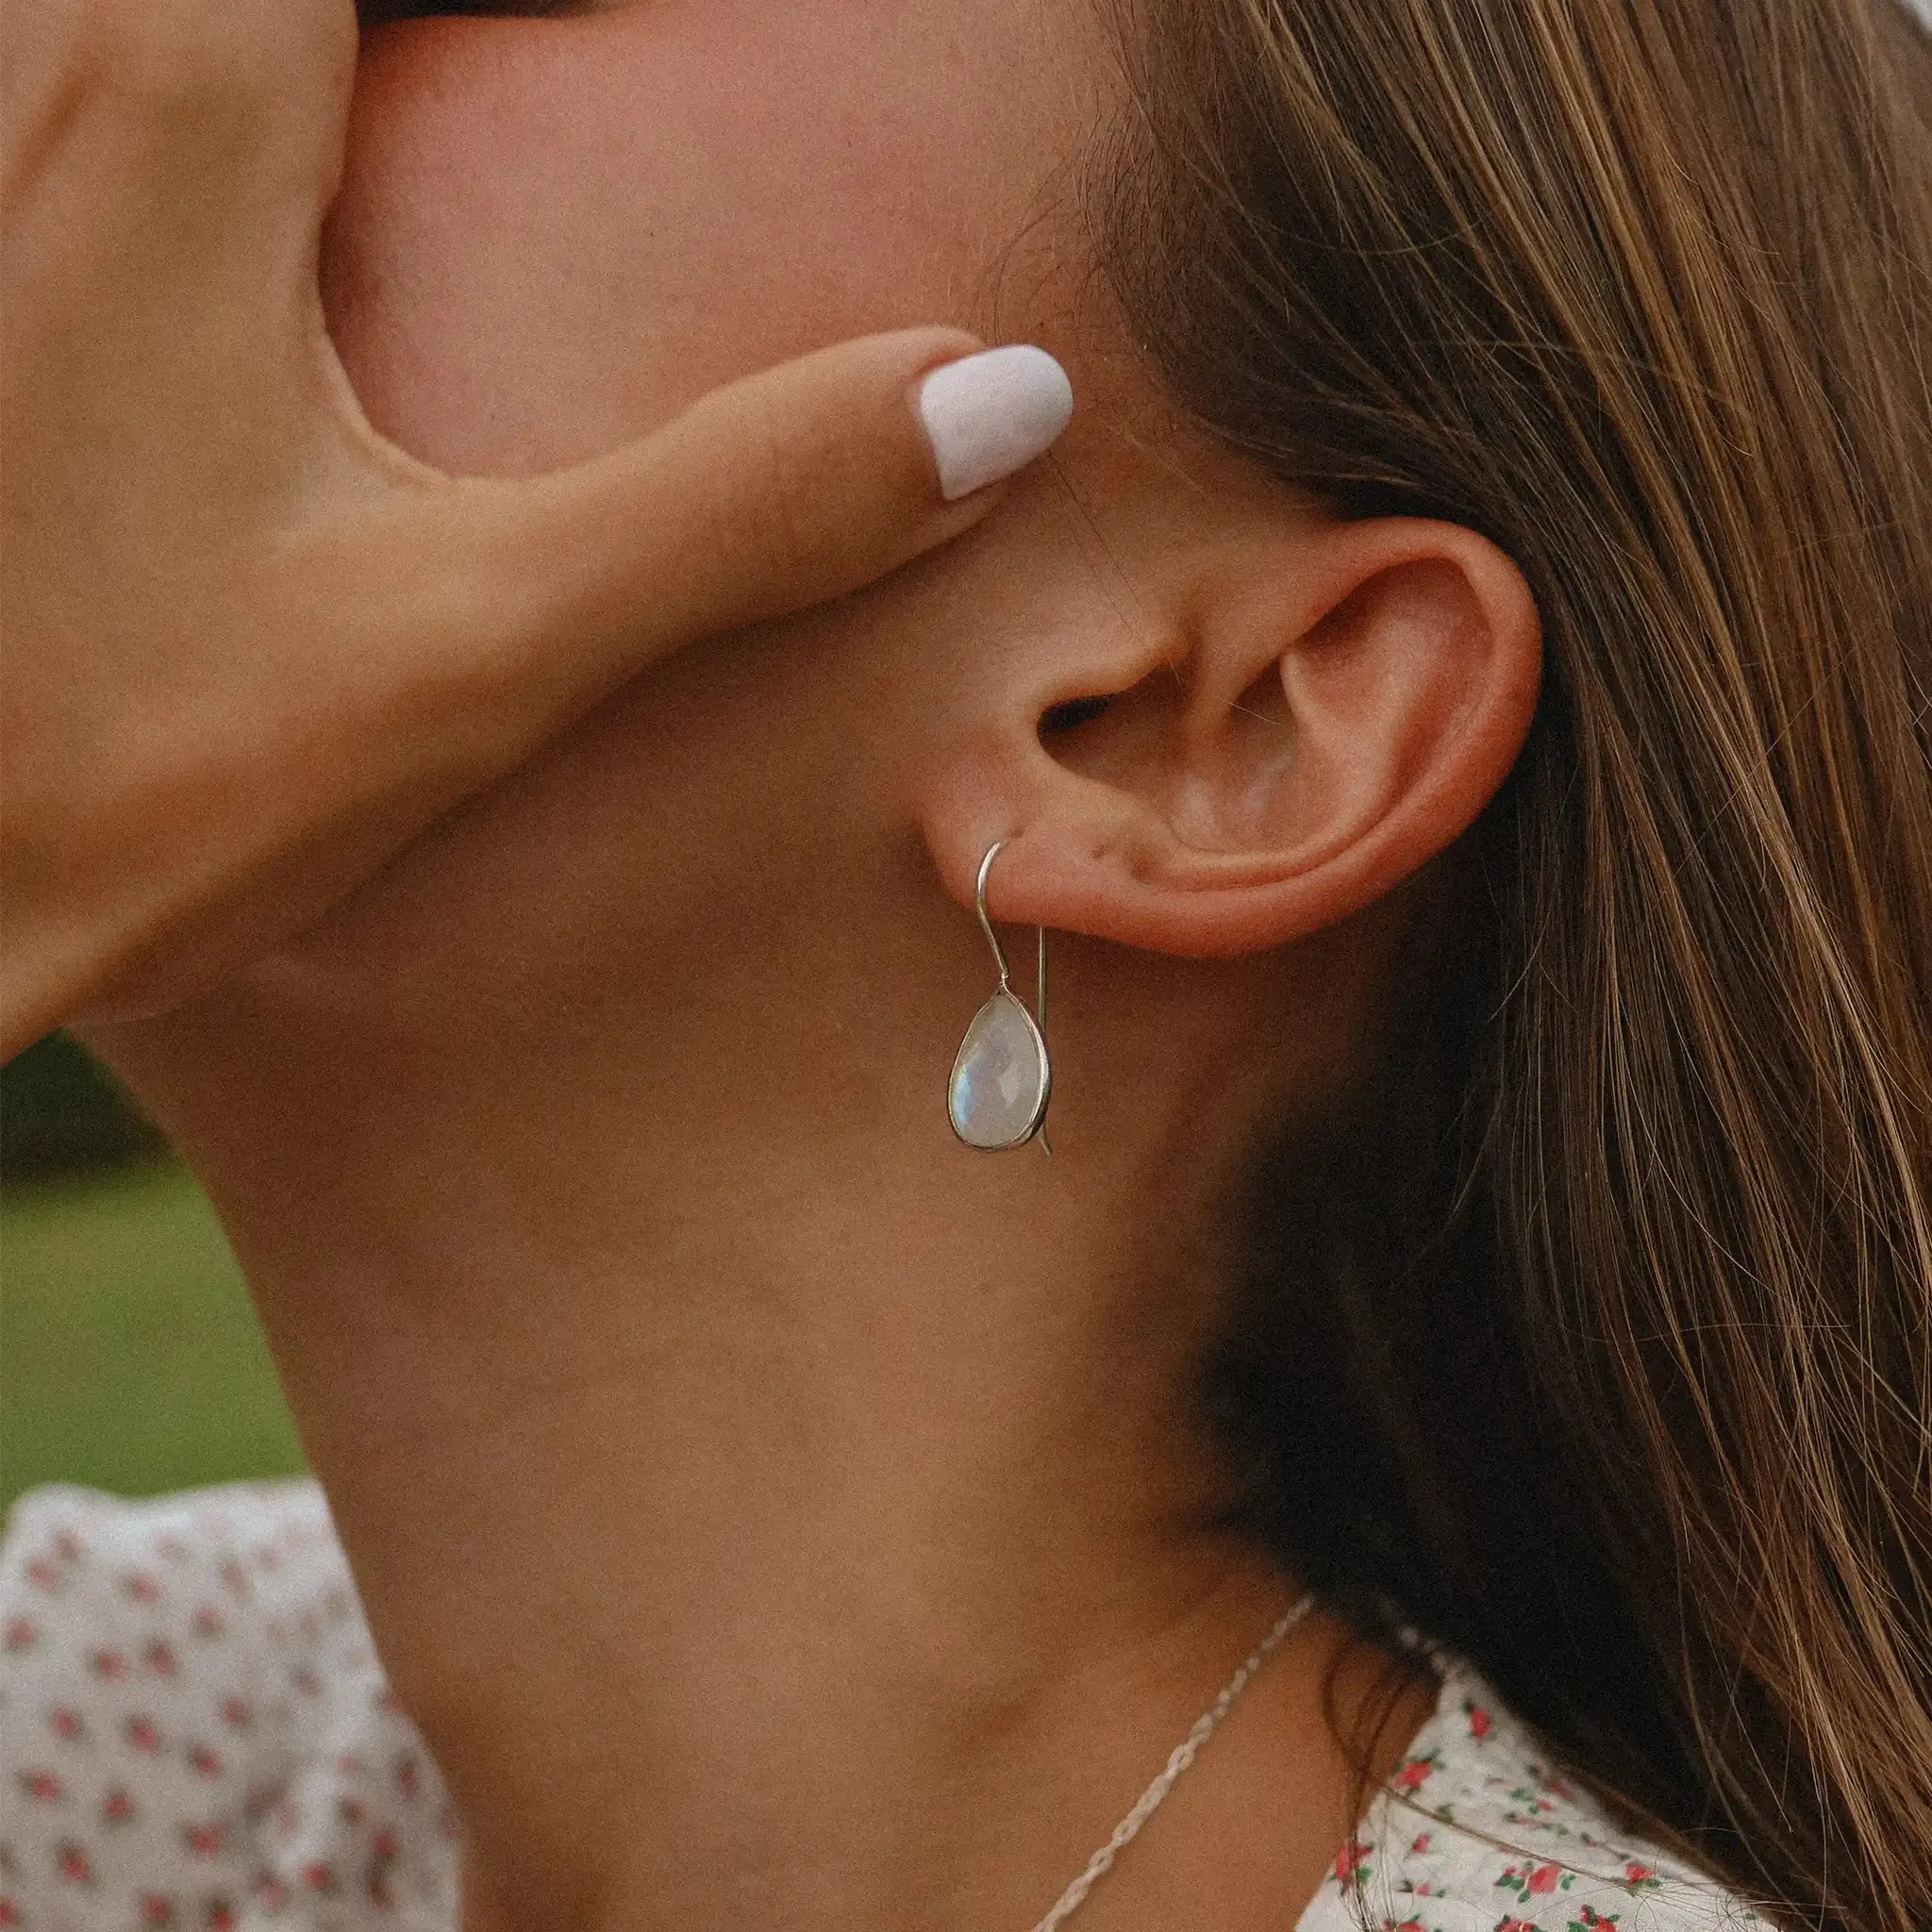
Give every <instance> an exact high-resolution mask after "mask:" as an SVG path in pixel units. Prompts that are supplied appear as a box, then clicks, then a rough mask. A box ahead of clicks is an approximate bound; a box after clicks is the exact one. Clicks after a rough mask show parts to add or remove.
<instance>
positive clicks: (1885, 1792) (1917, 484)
mask: <svg viewBox="0 0 1932 1932" xmlns="http://www.w3.org/2000/svg"><path fill="white" fill-rule="evenodd" d="M1120 11H1121V18H1122V24H1123V26H1124V31H1123V33H1122V35H1121V43H1122V49H1123V58H1124V60H1125V62H1126V65H1127V70H1128V78H1129V80H1130V83H1131V87H1130V95H1131V98H1132V100H1133V102H1134V104H1135V109H1136V115H1135V118H1133V119H1132V120H1131V121H1130V122H1129V123H1128V124H1127V125H1124V127H1123V128H1121V129H1120V130H1119V131H1118V138H1117V139H1116V140H1115V141H1113V142H1111V143H1109V145H1108V150H1107V152H1106V153H1105V155H1104V156H1103V157H1102V159H1103V161H1104V166H1103V167H1102V169H1101V170H1100V171H1099V173H1098V174H1097V175H1096V176H1095V179H1096V181H1097V182H1098V184H1099V186H1100V189H1101V194H1100V199H1099V203H1098V209H1099V213H1098V222H1099V226H1100V229H1101V233H1102V240H1103V245H1104V254H1105V256H1106V258H1107V261H1108V269H1109V275H1110V278H1111V280H1112V282H1113V285H1114V287H1115V290H1116V292H1117V294H1118V297H1119V300H1120V301H1121V304H1122V306H1123V308H1124V311H1125V313H1126V316H1127V317H1128V319H1129V322H1130V324H1131V325H1132V327H1133V329H1134V331H1135V333H1136V335H1137V336H1138V337H1139V338H1140V339H1141V341H1143V342H1144V344H1145V346H1146V348H1147V351H1148V353H1149V355H1150V357H1151V358H1152V359H1153V361H1154V363H1155V365H1156V366H1157V368H1158V370H1159V372H1160V373H1161V375H1162V376H1163V378H1164V380H1165V382H1166V384H1167V386H1168V388H1169V390H1170V391H1171V392H1172V394H1173V395H1174V398H1175V400H1176V401H1177V402H1178V403H1180V404H1181V405H1182V406H1183V407H1184V408H1186V409H1187V410H1188V411H1189V412H1190V413H1191V415H1193V416H1194V417H1195V418H1197V419H1198V420H1199V421H1200V422H1202V423H1204V424H1206V425H1208V426H1209V427H1210V428H1211V429H1213V430H1214V431H1216V432H1217V433H1219V434H1220V435H1221V436H1223V437H1224V438H1225V439H1226V440H1227V441H1229V442H1230V443H1232V444H1233V445H1234V446H1236V447H1237V448H1239V449H1241V450H1242V451H1244V452H1246V453H1247V454H1249V455H1250V456H1252V457H1253V458H1256V459H1257V460H1258V461H1260V462H1262V463H1263V464H1265V465H1267V466H1268V467H1269V468H1270V469H1272V470H1274V472H1276V473H1278V474H1279V475H1283V476H1285V477H1287V478H1289V479H1291V480H1292V481H1294V482H1297V483H1300V484H1303V485H1309V486H1312V487H1314V488H1315V489H1317V490H1319V491H1322V492H1323V493H1324V495H1325V496H1326V497H1327V498H1328V499H1329V501H1330V502H1331V503H1332V504H1333V505H1334V506H1335V508H1337V509H1338V510H1339V511H1341V513H1343V514H1349V515H1368V514H1376V513H1386V512H1400V513H1406V514H1421V515H1427V516H1436V517H1444V518H1449V519H1453V520H1454V521H1456V522H1457V523H1461V524H1465V525H1471V526H1473V527H1474V528H1475V529H1477V530H1480V531H1482V532H1483V533H1485V534H1486V535H1487V536H1489V537H1490V538H1491V539H1492V540H1493V541H1495V542H1496V543H1498V544H1499V545H1500V546H1501V547H1502V548H1503V549H1504V550H1505V551H1507V553H1508V554H1509V555H1510V556H1511V557H1512V558H1515V560H1516V561H1517V563H1518V564H1519V565H1520V566H1521V568H1522V569H1523V570H1524V573H1525V575H1527V577H1528V579H1529V581H1530V584H1531V586H1532V587H1533V589H1534V591H1535V593H1536V596H1537V600H1538V605H1539V608H1540V610H1541V617H1542V623H1543V627H1544V636H1545V649H1546V664H1547V670H1546V683H1545V691H1544V695H1543V698H1542V701H1541V708H1540V711H1539V715H1538V718H1537V720H1536V723H1535V725H1534V728H1533V730H1532V733H1531V737H1530V741H1529V743H1528V745H1527V747H1526V749H1525V751H1524V755H1523V758H1522V760H1521V762H1520V765H1519V767H1518V769H1517V771H1516V772H1515V774H1513V776H1512V778H1511V780H1510V782H1509V785H1508V786H1507V790H1506V792H1505V794H1504V795H1503V796H1501V797H1500V798H1499V799H1498V800H1497V801H1496V803H1495V805H1494V806H1493V808H1491V811H1490V813H1489V814H1488V815H1487V816H1486V818H1485V819H1484V821H1483V822H1482V823H1481V824H1479V825H1478V826H1477V827H1476V829H1475V830H1474V833H1473V834H1471V835H1470V837H1469V838H1468V839H1467V840H1465V841H1463V843H1462V845H1461V847H1460V848H1459V849H1458V850H1457V853H1456V854H1454V855H1453V856H1452V862H1453V863H1456V864H1457V865H1460V866H1461V867H1463V868H1464V869H1465V876H1466V879H1467V882H1468V885H1469V888H1470V890H1469V891H1467V892H1466V893H1465V894H1464V895H1463V898H1464V901H1465V904H1466V906H1467V908H1468V909H1467V913H1466V916H1464V917H1462V923H1461V924H1460V925H1459V927H1458V929H1457V931H1456V932H1455V933H1454V934H1453V935H1451V936H1450V938H1449V940H1448V941H1446V942H1444V943H1442V944H1441V945H1440V946H1437V947H1435V948H1433V949H1432V950H1431V951H1430V953H1429V955H1428V957H1427V958H1422V959H1419V960H1418V961H1417V964H1416V975H1415V981H1414V983H1415V987H1416V995H1415V999H1414V1001H1413V1010H1412V1012H1411V1013H1410V1014H1409V1015H1408V1016H1407V1021H1406V1022H1405V1024H1401V1025H1400V1026H1398V1027H1396V1028H1395V1029H1394V1030H1393V1032H1392V1034H1391V1040H1390V1043H1389V1048H1388V1058H1387V1061H1386V1064H1385V1065H1384V1066H1383V1067H1382V1068H1381V1070H1380V1074H1379V1080H1378V1082H1376V1083H1373V1084H1372V1091H1370V1092H1369V1093H1368V1094H1367V1095H1366V1096H1365V1099H1364V1102H1363V1104H1362V1105H1361V1106H1360V1107H1359V1108H1358V1109H1357V1110H1355V1111H1353V1112H1351V1114H1350V1116H1349V1117H1348V1118H1347V1119H1346V1120H1343V1121H1338V1122H1332V1123H1329V1124H1327V1126H1326V1127H1325V1128H1324V1130H1323V1132H1322V1133H1321V1134H1320V1135H1319V1136H1317V1137H1314V1138H1312V1139H1311V1137H1310V1136H1309V1135H1307V1134H1306V1133H1304V1134H1302V1135H1301V1136H1299V1137H1298V1138H1297V1139H1296V1141H1295V1142H1294V1144H1293V1145H1292V1146H1291V1147H1290V1148H1286V1149H1281V1150H1276V1152H1275V1154H1274V1158H1272V1159H1271V1160H1270V1162H1269V1163H1268V1164H1267V1167H1266V1169H1265V1172H1264V1177H1263V1185H1262V1186H1261V1188H1260V1190H1259V1192H1258V1200H1259V1204H1260V1205H1259V1207H1258V1208H1257V1212H1256V1230H1257V1239H1256V1241H1255V1243H1254V1250H1255V1261H1254V1265H1253V1267H1252V1268H1251V1269H1250V1271H1249V1273H1248V1276H1247V1278H1246V1280H1245V1281H1244V1283H1243V1285H1242V1289H1241V1294H1240V1296H1239V1298H1238V1306H1237V1312H1236V1315H1235V1318H1234V1320H1233V1322H1232V1324H1231V1328H1230V1331H1229V1333H1228V1334H1227V1337H1226V1339H1225V1341H1224V1345H1223V1346H1222V1348H1221V1349H1220V1352H1219V1353H1218V1355H1217V1357H1216V1358H1215V1360H1214V1362H1213V1363H1212V1365H1211V1368H1210V1371H1209V1374H1208V1385H1207V1394H1208V1402H1209V1406H1210V1412H1211V1414H1212V1416H1213V1418H1214V1421H1215V1423H1216V1424H1217V1426H1218V1428H1219V1430H1220V1432H1221V1434H1222V1437H1223V1439H1224V1441H1226V1442H1227V1443H1228V1444H1229V1445H1230V1448H1231V1450H1232V1451H1233V1453H1234V1455H1235V1457H1236V1459H1237V1466H1238V1467H1239V1469H1240V1470H1241V1473H1242V1476H1243V1488H1242V1491H1241V1503H1240V1505H1239V1506H1238V1507H1237V1509H1236V1511H1235V1520H1236V1521H1238V1522H1240V1523H1241V1524H1243V1525H1244V1526H1246V1527H1247V1528H1248V1529H1249V1530H1251V1531H1252V1532H1253V1533H1255V1534H1257V1535H1258V1536H1260V1537H1262V1538H1264V1539H1265V1540H1267V1541H1269V1543H1270V1544H1271V1545H1272V1546H1273V1547H1274V1549H1275V1550H1276V1552H1277V1553H1278V1554H1279V1556H1280V1557H1281V1558H1282V1559H1283V1561H1284V1562H1285V1563H1287V1564H1288V1565H1289V1566H1291V1568H1292V1569H1293V1570H1294V1571H1296V1572H1297V1573H1298V1574H1301V1575H1303V1576H1304V1577H1306V1578H1307V1580H1308V1581H1309V1582H1311V1583H1313V1584H1315V1585H1317V1586H1319V1587H1321V1588H1322V1589H1324V1591H1326V1592H1327V1593H1328V1595H1329V1596H1330V1598H1331V1599H1332V1600H1334V1601H1336V1602H1338V1603H1339V1604H1341V1605H1343V1606H1345V1607H1348V1608H1349V1610H1350V1611H1351V1612H1352V1614H1353V1615H1354V1616H1355V1618H1356V1619H1357V1622H1358V1623H1359V1624H1361V1625H1362V1627H1363V1628H1364V1629H1365V1630H1367V1631H1370V1632H1386V1631H1388V1630H1389V1629H1391V1627H1392V1626H1394V1625H1395V1624H1398V1623H1401V1622H1403V1621H1412V1622H1414V1623H1415V1624H1419V1625H1420V1626H1422V1627H1423V1628H1424V1629H1425V1630H1427V1631H1428V1632H1430V1633H1431V1634H1432V1635H1433V1636H1435V1637H1436V1638H1438V1639H1440V1640H1441V1641H1444V1642H1446V1643H1448V1644H1449V1645H1451V1646H1453V1647H1454V1648H1456V1649H1457V1650H1459V1651H1461V1652H1463V1653H1464V1654H1466V1655H1467V1656H1469V1657H1472V1658H1473V1660H1474V1661H1475V1662H1476V1663H1477V1664H1478V1665H1479V1666H1480V1667H1481V1668H1482V1669H1483V1670H1484V1671H1485V1672H1486V1673H1487V1674H1488V1675H1489V1676H1490V1677H1491V1680H1492V1681H1493V1682H1494V1683H1495V1684H1496V1685H1497V1686H1498V1688H1499V1689H1500V1690H1501V1691H1503V1692H1504V1693H1505V1694H1506V1695H1507V1696H1508V1697H1509V1698H1511V1700H1512V1701H1513V1702H1514V1703H1515V1704H1516V1706H1517V1707H1518V1708H1519V1709H1520V1710H1521V1711H1522V1712H1523V1713H1524V1715H1525V1716H1526V1717H1528V1718H1529V1719H1530V1720H1532V1721H1533V1722H1534V1723H1535V1724H1538V1725H1539V1726H1540V1728H1541V1730H1542V1731H1543V1733H1544V1734H1545V1735H1546V1736H1547V1738H1548V1739H1549V1740H1550V1741H1551V1742H1552V1744H1553V1745H1554V1746H1555V1747H1556V1748H1557V1750H1558V1751H1559V1752H1561V1753H1562V1754H1564V1755H1565V1756H1566V1757H1568V1758H1569V1759H1571V1760H1572V1761H1573V1763H1574V1765H1575V1766H1576V1767H1577V1768H1579V1769H1581V1770H1584V1771H1586V1772H1587V1774H1589V1776H1590V1779H1591V1782H1592V1783H1595V1784H1596V1785H1597V1786H1598V1787H1599V1789H1601V1790H1605V1791H1607V1793H1608V1794H1610V1795H1612V1796H1613V1797H1614V1798H1615V1799H1617V1800H1618V1801H1619V1802H1620V1803H1621V1804H1622V1806H1623V1807H1624V1808H1625V1809H1626V1810H1627V1811H1629V1812H1631V1813H1632V1814H1634V1815H1635V1816H1636V1817H1637V1818H1638V1819H1639V1820H1640V1821H1641V1822H1642V1823H1643V1824H1645V1825H1646V1826H1647V1827H1649V1828H1651V1829H1652V1830H1654V1831H1656V1832H1658V1833H1660V1834H1662V1835H1663V1836H1665V1837H1666V1838H1667V1839H1670V1840H1674V1841H1675V1842H1677V1843H1678V1844H1679V1845H1681V1846H1684V1847H1687V1848H1690V1849H1692V1850H1693V1851H1694V1853H1695V1855H1696V1856H1697V1857H1700V1858H1701V1859H1702V1860H1703V1861H1704V1862H1705V1863H1706V1864H1707V1866H1709V1867H1710V1868H1712V1869H1713V1870H1715V1871H1716V1872H1718V1873H1719V1874H1723V1875H1724V1876H1725V1877H1727V1878H1728V1879H1729V1880H1730V1881H1731V1882H1732V1883H1733V1884H1734V1885H1736V1886H1737V1888H1738V1889H1739V1890H1741V1891H1743V1892H1745V1893H1747V1894H1748V1895H1750V1896H1752V1897H1755V1898H1757V1899H1759V1900H1762V1901H1764V1902H1766V1903H1767V1904H1769V1905H1771V1906H1772V1907H1774V1908H1776V1909H1778V1910H1781V1911H1783V1912H1787V1913H1789V1914H1790V1916H1791V1917H1792V1918H1793V1919H1795V1920H1797V1921H1800V1922H1802V1923H1804V1924H1822V1925H1828V1926H1842V1927H1846V1928H1857V1932H1911V1928H1923V1927H1924V1926H1926V1925H1928V1924H1932V1045H1928V1031H1932V1029H1928V1024H1927V1021H1928V1012H1927V1007H1928V997H1927V995H1928V974H1932V782H1928V753H1927V724H1928V714H1932V662H1928V658H1932V371H1928V358H1932V128H1928V124H1927V120H1926V118H1925V115H1926V111H1927V103H1928V102H1932V53H1928V47H1927V44H1926V41H1925V38H1924V34H1923V33H1922V32H1921V31H1920V30H1919V29H1918V28H1917V27H1916V26H1915V25H1913V24H1912V23H1911V22H1909V21H1908V20H1907V17H1906V15H1905V14H1904V13H1903V11H1901V10H1900V9H1899V8H1897V7H1896V6H1895V5H1892V4H1890V0H1121V8H1120ZM1385 1102H1386V1104H1385Z"/></svg>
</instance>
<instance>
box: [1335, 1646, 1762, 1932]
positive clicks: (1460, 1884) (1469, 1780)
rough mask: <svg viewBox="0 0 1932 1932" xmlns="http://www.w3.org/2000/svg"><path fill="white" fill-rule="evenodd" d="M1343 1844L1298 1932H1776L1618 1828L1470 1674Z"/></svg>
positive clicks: (1455, 1671)
mask: <svg viewBox="0 0 1932 1932" xmlns="http://www.w3.org/2000/svg"><path fill="white" fill-rule="evenodd" d="M1442 1671H1443V1678H1442V1689H1441V1696H1440V1697H1439V1699H1438V1701H1437V1706H1436V1710H1435V1714H1434V1715H1433V1717H1431V1719H1430V1720H1429V1722H1428V1723H1427V1724H1425V1725H1424V1727H1423V1729H1422V1731H1421V1732H1420V1733H1419V1734H1418V1735H1417V1737H1416V1738H1415V1740H1414V1741H1413V1742H1412V1744H1411V1745H1410V1747H1409V1751H1408V1755H1407V1757H1406V1758H1405V1760H1404V1761H1403V1763H1402V1765H1401V1766H1400V1767H1399V1768H1398V1769H1397V1770H1396V1772H1395V1774H1393V1775H1392V1776H1391V1778H1390V1779H1389V1781H1388V1783H1387V1785H1386V1786H1385V1787H1384V1788H1383V1790H1382V1791H1381V1792H1380V1793H1379V1794H1378V1795H1377V1797H1376V1799H1375V1801H1374V1804H1373V1805H1372V1806H1371V1807H1370V1808H1369V1810H1368V1812H1367V1814H1366V1816H1365V1817H1364V1818H1363V1820H1362V1824H1361V1826H1360V1828H1359V1830H1358V1831H1357V1834H1356V1836H1355V1837H1354V1838H1353V1839H1352V1840H1350V1841H1349V1843H1348V1844H1346V1845H1344V1846H1343V1847H1342V1849H1341V1853H1340V1855H1339V1856H1338V1857H1337V1858H1336V1861H1335V1865H1334V1867H1333V1868H1332V1869H1331V1870H1330V1872H1329V1873H1328V1874H1327V1876H1326V1877H1325V1878H1324V1880H1323V1883H1322V1889H1321V1890H1320V1891H1319V1892H1318V1893H1317V1894H1316V1896H1315V1899H1314V1901H1313V1903H1312V1904H1311V1905H1310V1906H1309V1907H1308V1909H1307V1912H1306V1913H1305V1914H1304V1915H1303V1918H1302V1921H1301V1926H1300V1932H1360V1928H1361V1927H1362V1925H1363V1924H1364V1923H1365V1922H1366V1924H1368V1925H1369V1926H1371V1927H1373V1928H1374V1932H1733V1928H1736V1932H1745V1928H1750V1932H1773V1928H1772V1926H1771V1924H1770V1922H1769V1921H1767V1920H1765V1919H1764V1918H1762V1917H1761V1916H1760V1915H1759V1914H1758V1913H1757V1912H1755V1911H1753V1910H1752V1909H1751V1908H1750V1907H1749V1906H1747V1905H1746V1904H1745V1903H1744V1902H1743V1901H1742V1900H1741V1899H1740V1898H1738V1897H1736V1896H1735V1895H1734V1894H1733V1893H1731V1892H1729V1891H1727V1890H1725V1889H1724V1887H1723V1886H1722V1885H1720V1884H1719V1883H1718V1882H1717V1881H1716V1880H1714V1879H1712V1878H1710V1877H1709V1876H1707V1874H1704V1873H1702V1872H1700V1871H1698V1870H1697V1869H1696V1868H1694V1867H1693V1866H1691V1865H1689V1864H1686V1863H1685V1862H1683V1861H1682V1860H1681V1859H1679V1858H1676V1857H1673V1856H1671V1855H1670V1854H1668V1853H1666V1852H1664V1851H1661V1850H1659V1849H1658V1848H1657V1846H1655V1845H1652V1844H1649V1843H1647V1842H1646V1841H1645V1840H1642V1839H1641V1838H1639V1837H1636V1836H1634V1835H1633V1834H1632V1833H1630V1832H1629V1831H1627V1830H1626V1829H1624V1827H1622V1826H1620V1825H1619V1824H1616V1822H1615V1821H1614V1820H1613V1819H1612V1818H1611V1817H1610V1815H1609V1814H1608V1813H1607V1811H1606V1809H1605V1808H1604V1807H1603V1806H1602V1805H1600V1804H1599V1803H1598V1802H1597V1801H1596V1799H1594V1798H1593V1797H1591V1794H1590V1793H1589V1792H1588V1791H1586V1790H1582V1789H1581V1788H1580V1787H1578V1786H1576V1785H1574V1784H1572V1783H1570V1782H1568V1781H1567V1780H1566V1779H1565V1778H1564V1777H1563V1775H1562V1774H1561V1773H1560V1772H1559V1771H1558V1770H1557V1768H1556V1767H1555V1766H1553V1765H1552V1763H1551V1761H1550V1755H1549V1753H1548V1751H1547V1750H1546V1749H1545V1748H1544V1747H1543V1745H1542V1744H1541V1741H1540V1740H1538V1739H1537V1737H1536V1736H1535V1734H1534V1733H1533V1732H1532V1731H1530V1730H1529V1728H1528V1727H1527V1726H1526V1725H1525V1724H1522V1723H1520V1722H1519V1721H1518V1720H1517V1719H1516V1718H1515V1717H1514V1716H1512V1715H1511V1713H1510V1712H1509V1711H1508V1710H1507V1708H1506V1707H1504V1706H1503V1704H1502V1703H1501V1701H1500V1700H1499V1699H1498V1698H1497V1697H1496V1696H1495V1694H1494V1693H1493V1691H1491V1690H1490V1688H1489V1686H1488V1685H1487V1684H1485V1683H1484V1681H1483V1680H1482V1678H1481V1677H1479V1676H1478V1675H1477V1674H1475V1673H1474V1671H1472V1670H1470V1669H1469V1668H1468V1667H1467V1666H1466V1665H1462V1664H1459V1663H1457V1662H1455V1661H1453V1660H1445V1661H1444V1662H1443V1664H1442Z"/></svg>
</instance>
